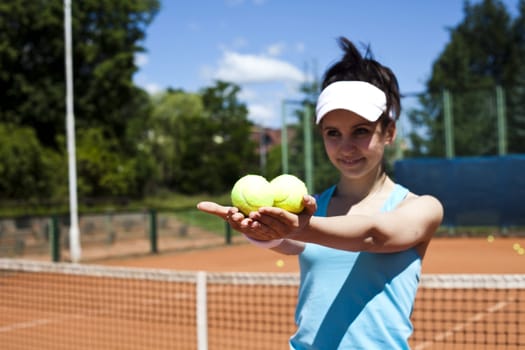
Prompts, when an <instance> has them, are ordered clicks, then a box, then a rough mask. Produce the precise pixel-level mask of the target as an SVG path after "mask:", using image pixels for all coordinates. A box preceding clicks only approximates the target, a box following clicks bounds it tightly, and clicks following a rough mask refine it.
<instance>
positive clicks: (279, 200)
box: [270, 174, 308, 214]
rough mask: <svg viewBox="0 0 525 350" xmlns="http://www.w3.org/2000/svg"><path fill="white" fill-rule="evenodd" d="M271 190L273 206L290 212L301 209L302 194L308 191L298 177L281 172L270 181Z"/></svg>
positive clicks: (302, 206)
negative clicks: (281, 173)
mask: <svg viewBox="0 0 525 350" xmlns="http://www.w3.org/2000/svg"><path fill="white" fill-rule="evenodd" d="M270 186H271V187H272V190H273V197H274V201H273V206H274V207H278V208H281V209H284V210H287V211H289V212H291V213H295V214H298V213H300V212H302V211H303V209H304V205H303V196H304V195H305V194H307V193H308V190H307V189H306V185H305V184H304V182H303V181H301V180H300V179H299V178H297V177H295V176H293V175H289V174H283V175H279V176H277V177H276V178H274V179H273V180H272V181H270Z"/></svg>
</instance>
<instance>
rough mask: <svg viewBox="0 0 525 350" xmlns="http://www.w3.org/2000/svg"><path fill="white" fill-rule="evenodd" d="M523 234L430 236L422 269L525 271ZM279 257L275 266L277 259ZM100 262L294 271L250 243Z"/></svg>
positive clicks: (290, 263)
mask: <svg viewBox="0 0 525 350" xmlns="http://www.w3.org/2000/svg"><path fill="white" fill-rule="evenodd" d="M516 245H519V247H525V237H517V238H516V237H515V238H500V237H496V238H495V239H494V241H492V242H489V241H488V240H487V239H486V238H434V239H433V240H432V242H431V244H430V246H429V248H428V250H427V254H426V257H425V259H424V261H423V273H496V274H500V273H525V254H523V255H520V254H519V252H518V250H516V249H515V247H516ZM279 260H282V263H283V264H282V266H281V267H279V266H278V265H281V264H278V261H279ZM97 263H102V264H105V265H114V266H134V267H148V268H166V269H176V270H205V271H235V272H297V271H299V266H298V263H297V257H296V256H286V255H281V254H278V253H275V252H273V251H271V250H266V249H261V248H258V247H255V246H253V245H250V244H235V245H231V246H222V247H219V248H213V249H205V250H195V251H186V252H177V253H166V254H159V255H148V256H143V257H134V258H127V259H125V258H124V259H118V260H106V261H103V262H97Z"/></svg>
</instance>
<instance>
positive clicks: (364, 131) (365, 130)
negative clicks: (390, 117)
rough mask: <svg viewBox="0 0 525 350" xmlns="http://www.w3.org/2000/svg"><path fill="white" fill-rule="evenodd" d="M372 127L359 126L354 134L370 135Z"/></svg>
mask: <svg viewBox="0 0 525 350" xmlns="http://www.w3.org/2000/svg"><path fill="white" fill-rule="evenodd" d="M370 132H371V131H370V129H368V128H365V127H358V128H357V129H355V130H354V132H353V133H354V135H356V136H363V135H368V134H369V133H370Z"/></svg>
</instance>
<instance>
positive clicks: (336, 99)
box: [315, 80, 386, 124]
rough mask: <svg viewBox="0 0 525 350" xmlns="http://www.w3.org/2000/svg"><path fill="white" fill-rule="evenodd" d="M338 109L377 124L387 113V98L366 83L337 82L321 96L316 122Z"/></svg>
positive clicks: (377, 89)
mask: <svg viewBox="0 0 525 350" xmlns="http://www.w3.org/2000/svg"><path fill="white" fill-rule="evenodd" d="M336 109H345V110H348V111H351V112H354V113H356V114H359V115H360V116H361V117H363V118H365V119H366V120H368V121H371V122H375V121H376V120H378V119H379V117H380V116H381V115H382V114H383V113H384V112H385V111H386V96H385V93H384V92H383V91H381V90H380V89H379V88H377V87H376V86H374V85H372V84H370V83H367V82H365V81H356V80H352V81H348V80H346V81H336V82H335V83H332V84H330V85H328V86H327V87H326V88H325V89H324V90H323V91H322V92H321V94H320V95H319V98H318V99H317V107H316V108H315V112H316V120H315V122H316V123H317V124H319V123H320V122H321V119H322V118H323V117H324V116H325V115H326V114H327V113H328V112H330V111H333V110H336Z"/></svg>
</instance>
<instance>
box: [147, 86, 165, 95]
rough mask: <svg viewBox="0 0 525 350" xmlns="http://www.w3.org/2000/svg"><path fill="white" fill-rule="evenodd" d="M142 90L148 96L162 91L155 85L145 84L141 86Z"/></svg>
mask: <svg viewBox="0 0 525 350" xmlns="http://www.w3.org/2000/svg"><path fill="white" fill-rule="evenodd" d="M143 88H144V90H146V91H147V92H148V93H149V94H150V95H154V94H156V93H157V92H161V91H162V90H163V89H162V87H161V86H160V85H158V84H155V83H147V84H145V85H144V86H143Z"/></svg>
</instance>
